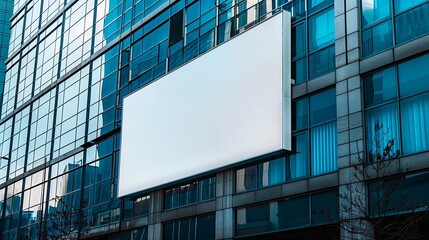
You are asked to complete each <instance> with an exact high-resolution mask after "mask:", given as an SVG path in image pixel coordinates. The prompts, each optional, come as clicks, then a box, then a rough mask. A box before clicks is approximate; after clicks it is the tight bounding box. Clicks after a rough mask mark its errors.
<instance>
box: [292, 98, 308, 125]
mask: <svg viewBox="0 0 429 240" xmlns="http://www.w3.org/2000/svg"><path fill="white" fill-rule="evenodd" d="M292 111H293V112H292V118H293V119H292V130H301V129H304V128H307V127H308V98H304V99H301V100H298V101H296V102H294V103H293V106H292Z"/></svg>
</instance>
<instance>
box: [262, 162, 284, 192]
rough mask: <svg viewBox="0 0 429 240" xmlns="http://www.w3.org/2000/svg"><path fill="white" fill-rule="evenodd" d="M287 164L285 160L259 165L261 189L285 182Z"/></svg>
mask: <svg viewBox="0 0 429 240" xmlns="http://www.w3.org/2000/svg"><path fill="white" fill-rule="evenodd" d="M285 164H286V162H285V158H279V159H276V160H272V161H269V162H264V163H262V164H259V172H260V174H259V179H258V180H259V187H267V186H272V185H275V184H279V183H283V182H285V179H286V176H285V174H286V166H285Z"/></svg>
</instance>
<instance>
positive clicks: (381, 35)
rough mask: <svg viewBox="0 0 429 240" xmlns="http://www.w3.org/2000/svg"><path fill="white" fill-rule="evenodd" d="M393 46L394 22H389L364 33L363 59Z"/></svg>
mask: <svg viewBox="0 0 429 240" xmlns="http://www.w3.org/2000/svg"><path fill="white" fill-rule="evenodd" d="M392 46H393V33H392V22H391V21H389V20H388V21H385V22H383V23H381V24H379V25H377V26H374V27H372V28H369V29H367V30H365V31H363V32H362V54H363V57H367V56H369V55H372V54H374V53H378V52H381V51H383V50H385V49H388V48H391V47H392Z"/></svg>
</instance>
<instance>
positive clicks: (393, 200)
mask: <svg viewBox="0 0 429 240" xmlns="http://www.w3.org/2000/svg"><path fill="white" fill-rule="evenodd" d="M382 130H383V125H382V124H380V123H376V124H375V126H374V129H373V132H372V134H369V133H368V130H367V131H366V134H365V136H366V140H367V144H366V146H367V148H366V151H364V152H361V153H359V154H358V157H357V163H356V164H353V168H352V170H353V171H352V176H351V180H350V182H349V183H348V184H346V185H345V186H342V187H341V188H340V193H339V201H340V204H339V208H340V209H339V211H340V230H341V236H342V239H385V240H393V239H395V240H396V239H429V238H428V235H425V236H421V235H419V236H417V235H416V234H413V232H412V228H413V227H414V226H416V225H417V224H419V223H421V222H422V221H423V220H424V219H425V218H426V217H427V214H428V212H427V210H428V206H425V205H423V204H422V203H420V202H418V201H417V202H416V201H411V200H409V199H407V198H408V196H407V195H405V194H402V193H401V191H400V189H399V188H400V186H401V183H402V182H403V175H402V176H401V175H400V174H401V173H403V172H404V169H401V168H400V166H399V164H397V163H398V161H397V160H398V158H399V150H398V149H397V147H396V146H395V141H394V139H386V138H387V137H388V134H387V133H388V132H389V129H388V130H387V131H386V132H383V131H382ZM369 135H372V136H373V137H372V138H371V139H368V138H369V137H368V136H369Z"/></svg>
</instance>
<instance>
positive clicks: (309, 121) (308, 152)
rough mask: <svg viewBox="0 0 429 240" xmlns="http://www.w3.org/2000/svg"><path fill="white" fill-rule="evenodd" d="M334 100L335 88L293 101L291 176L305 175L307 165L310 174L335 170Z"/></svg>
mask: <svg viewBox="0 0 429 240" xmlns="http://www.w3.org/2000/svg"><path fill="white" fill-rule="evenodd" d="M335 103H336V95H335V89H330V90H327V91H324V92H321V93H319V94H315V95H312V96H310V97H309V98H303V99H299V100H297V101H295V102H294V103H293V108H292V109H294V111H293V118H294V119H293V121H292V122H293V125H292V128H293V129H292V130H293V149H292V155H291V157H290V162H289V165H290V175H291V178H299V177H305V176H308V167H309V165H310V164H311V165H310V166H311V175H313V176H314V175H319V174H324V173H327V172H332V171H335V170H337V147H336V146H337V144H336V142H337V129H336V122H335V120H336V112H337V111H336V104H335ZM309 146H310V147H309ZM310 160H311V161H310ZM309 161H310V162H309Z"/></svg>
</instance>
